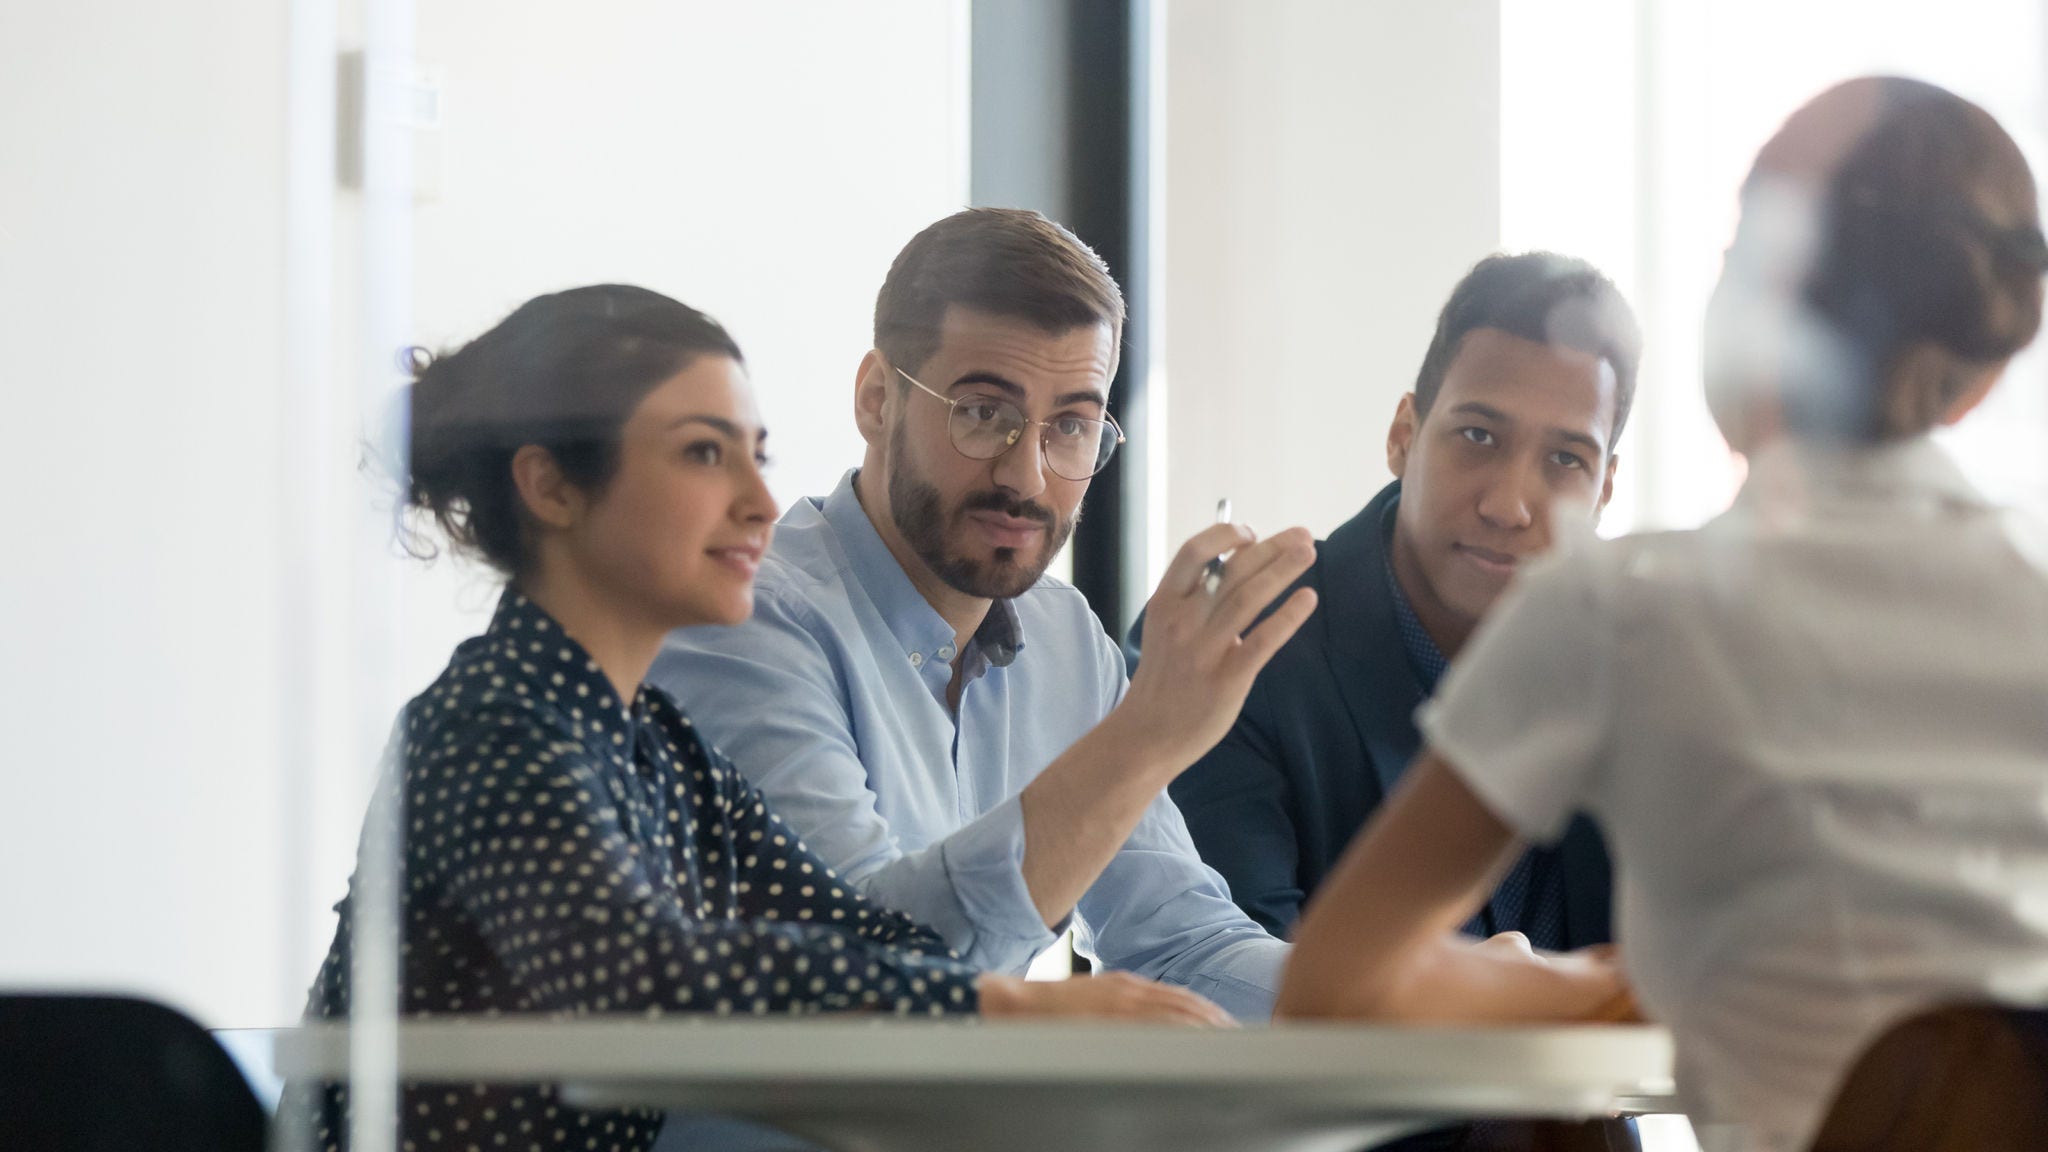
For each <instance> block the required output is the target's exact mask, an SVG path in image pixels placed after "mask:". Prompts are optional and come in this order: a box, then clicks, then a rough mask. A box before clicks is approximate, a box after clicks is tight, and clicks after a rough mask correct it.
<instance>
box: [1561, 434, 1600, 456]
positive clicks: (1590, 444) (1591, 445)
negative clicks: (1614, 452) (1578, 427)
mask: <svg viewBox="0 0 2048 1152" xmlns="http://www.w3.org/2000/svg"><path fill="white" fill-rule="evenodd" d="M1550 434H1551V435H1552V436H1555V437H1557V438H1558V439H1559V440H1562V441H1564V442H1565V443H1567V444H1577V445H1580V446H1581V447H1583V448H1585V449H1586V451H1588V452H1591V453H1592V454H1593V455H1595V456H1605V455H1606V454H1607V445H1605V444H1602V443H1601V442H1600V441H1599V440H1597V439H1594V438H1593V437H1591V436H1588V435H1586V434H1585V433H1584V432H1574V431H1572V430H1571V429H1569V428H1552V429H1551V430H1550Z"/></svg>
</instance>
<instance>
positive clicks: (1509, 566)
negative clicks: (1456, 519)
mask: <svg viewBox="0 0 2048 1152" xmlns="http://www.w3.org/2000/svg"><path fill="white" fill-rule="evenodd" d="M1451 550H1452V551H1454V552H1456V553H1458V554H1459V555H1461V556H1463V557H1465V559H1467V560H1470V561H1471V562H1472V563H1473V564H1475V565H1477V566H1478V567H1479V568H1481V569H1483V570H1485V571H1487V572H1492V573H1495V574H1498V575H1502V576H1511V575H1513V574H1514V571H1515V566H1516V565H1517V564H1520V563H1521V557H1519V556H1516V555H1515V554H1514V553H1512V552H1496V551H1495V550H1493V549H1491V548H1481V547H1480V546H1479V545H1477V544H1453V545H1451Z"/></svg>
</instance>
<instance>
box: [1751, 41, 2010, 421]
mask: <svg viewBox="0 0 2048 1152" xmlns="http://www.w3.org/2000/svg"><path fill="white" fill-rule="evenodd" d="M1849 130H1853V131H1854V135H1851V136H1847V138H1846V139H1843V138H1842V137H1844V136H1845V133H1846V132H1847V131H1849ZM1835 148H1839V149H1841V152H1840V155H1839V157H1838V158H1837V159H1836V160H1835V162H1834V164H1833V167H1832V170H1831V171H1827V172H1826V177H1825V180H1824V182H1823V183H1822V184H1821V186H1820V187H1818V188H1816V189H1814V190H1813V191H1814V192H1815V194H1816V195H1817V197H1818V204H1817V206H1816V219H1815V224H1816V229H1815V232H1816V236H1815V243H1814V245H1813V249H1812V251H1811V253H1810V255H1809V257H1808V261H1807V264H1806V266H1805V268H1804V269H1803V270H1802V271H1803V277H1802V278H1801V280H1800V282H1799V289H1800V297H1799V300H1798V304H1799V306H1801V307H1802V308H1804V309H1805V310H1806V313H1807V314H1808V315H1809V316H1811V317H1813V318H1816V319H1818V320H1819V321H1820V322H1821V323H1822V324H1823V325H1824V326H1825V329H1826V331H1827V332H1828V333H1829V336H1830V337H1831V347H1832V349H1833V352H1834V355H1833V358H1832V360H1831V361H1830V362H1827V363H1824V364H1821V365H1819V366H1818V368H1819V374H1818V375H1817V376H1815V375H1810V374H1809V375H1807V376H1801V375H1799V374H1798V373H1796V372H1794V373H1790V374H1788V375H1786V376H1785V380H1786V382H1787V383H1793V384H1797V385H1798V386H1797V387H1786V388H1783V389H1782V396H1781V399H1782V403H1783V419H1784V421H1785V425H1786V428H1787V429H1788V430H1789V431H1792V432H1795V433H1800V434H1803V435H1807V436H1813V437H1819V438H1826V439H1846V440H1849V441H1877V440H1885V439H1891V438H1895V437H1900V436H1909V435H1913V434H1916V433H1919V432H1923V431H1926V430H1927V429H1929V428H1931V427H1933V426H1934V425H1935V424H1936V423H1937V422H1939V420H1940V418H1941V416H1942V414H1943V413H1944V412H1945V411H1946V410H1947V409H1948V407H1949V405H1950V403H1951V402H1952V401H1953V400H1954V399H1956V398H1957V396H1958V395H1959V393H1960V390H1961V388H1962V386H1963V384H1964V383H1965V380H1964V378H1963V377H1962V376H1961V375H1960V374H1951V375H1946V376H1944V377H1943V378H1941V379H1935V380H1931V381H1901V380H1897V379H1894V375H1895V370H1896V369H1897V367H1898V365H1899V362H1900V358H1901V356H1902V355H1903V354H1904V353H1905V352H1906V351H1907V350H1908V349H1910V348H1912V347H1913V346H1915V345H1919V344H1933V345H1935V346H1937V347H1939V348H1942V349H1945V350H1946V351H1948V352H1949V353H1951V354H1952V355H1954V356H1955V357H1956V358H1958V359H1959V360H1961V361H1963V362H1966V363H1977V364H1995V363H1998V362H2000V361H2003V360H2005V359H2007V358H2009V357H2011V356H2012V355H2014V354H2015V353H2017V352H2018V351H2019V350H2020V349H2022V348H2024V347H2026V346H2027V344H2028V343H2030V342H2031V341H2032V340H2033V338H2034V336H2035V334H2036V333H2037V332H2038V331H2039V330H2040V327H2041V309H2042V274H2043V273H2044V271H2048V243H2044V241H2043V238H2042V233H2041V227H2040V216H2039V209H2038V207H2037V206H2036V202H2035V188H2034V178H2033V173H2032V172H2031V171H2030V170H2029V169H2028V167H2027V162H2026V159H2025V157H2024V156H2022V155H2021V153H2020V150H2019V146H2018V145H2017V144H2015V143H2014V142H2013V139H2012V137H2011V136H2009V135H2007V134H2006V131H2005V129H2004V128H2002V127H2000V126H1999V124H1998V121H1997V120H1995V119H1993V118H1992V116H1991V114H1990V113H1988V112H1986V111H1985V110H1984V109H1982V108H1980V107H1978V106H1977V105H1975V104H1972V103H1971V102H1970V101H1968V100H1965V99H1963V98H1962V97H1960V96H1957V95H1956V94H1954V93H1952V92H1949V91H1948V90H1946V89H1943V88H1939V87H1936V86H1935V85H1933V84H1928V83H1925V82H1923V81H1919V80H1909V79H1905V78H1902V77H1896V76H1876V77H1862V78H1859V79H1855V80H1848V81H1844V82H1843V83H1841V84H1838V85H1836V86H1834V87H1833V88H1830V89H1828V90H1827V91H1826V92H1823V93H1821V94H1820V95H1819V96H1817V97H1815V98H1814V99H1813V100H1811V101H1809V102H1807V103H1806V104H1805V105H1803V106H1802V107H1801V108H1800V109H1799V110H1798V111H1796V112H1794V113H1793V114H1792V115H1791V116H1790V117H1789V118H1788V119H1787V120H1786V121H1785V124H1784V126H1783V127H1782V128H1780V129H1779V130H1778V132H1777V134H1776V135H1774V136H1773V137H1772V138H1771V141H1770V142H1769V143H1767V144H1765V145H1764V148H1763V150H1762V151H1761V152H1759V153H1758V156H1757V160H1756V165H1755V167H1754V168H1753V169H1752V170H1751V172H1750V174H1749V177H1748V178H1747V179H1746V180H1745V181H1744V183H1743V188H1742V209H1743V215H1742V219H1743V224H1742V225H1739V226H1738V228H1737V231H1736V239H1735V246H1734V247H1733V248H1731V250H1730V253H1731V255H1730V259H1731V263H1732V262H1733V261H1734V259H1735V254H1736V252H1737V251H1739V250H1743V249H1746V248H1753V247H1755V246H1757V245H1759V244H1768V243H1771V242H1772V240H1771V237H1772V236H1774V235H1775V234H1776V230H1775V229H1774V228H1773V226H1772V225H1771V224H1769V223H1760V222H1759V219H1758V218H1759V217H1765V218H1767V217H1768V215H1769V212H1768V205H1764V204H1760V203H1759V197H1761V196H1768V195H1771V194H1772V193H1773V192H1774V191H1775V190H1776V189H1775V186H1774V182H1773V177H1776V176H1780V175H1782V174H1784V170H1785V169H1786V168H1787V167H1788V166H1792V165H1796V164H1797V162H1798V161H1799V160H1801V159H1802V154H1804V155H1805V156H1806V157H1809V158H1810V156H1811V155H1813V154H1815V153H1821V154H1825V153H1827V152H1829V151H1830V150H1831V149H1835ZM1987 202H1988V203H1990V204H1993V205H1996V206H1997V208H1998V209H2002V210H2004V212H2006V213H2010V214H2011V215H2012V216H2013V217H2014V219H2013V220H2012V222H2010V223H2004V224H2001V223H1997V222H1995V221H1994V220H1993V218H1992V217H1990V216H1988V215H1987V214H1986V212H1985V208H1984V205H1985V204H1986V203H1987ZM1902 388H1903V389H1907V390H1909V391H1906V392H1901V391H1900V390H1901V389H1902Z"/></svg>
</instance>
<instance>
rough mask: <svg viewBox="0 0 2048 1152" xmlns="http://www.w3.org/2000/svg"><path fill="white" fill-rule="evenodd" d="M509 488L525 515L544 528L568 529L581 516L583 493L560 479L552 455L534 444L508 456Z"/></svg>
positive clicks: (559, 472) (563, 478)
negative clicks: (515, 495) (510, 460)
mask: <svg viewBox="0 0 2048 1152" xmlns="http://www.w3.org/2000/svg"><path fill="white" fill-rule="evenodd" d="M512 486H513V487H514V488H515V489H517V490H518V492H519V503H520V504H521V505H523V506H524V507H525V508H526V514H527V515H529V516H531V517H533V518H534V519H535V520H537V521H539V522H540V523H541V524H542V525H544V526H545V527H548V528H561V529H566V528H572V527H574V526H575V524H576V521H577V519H578V518H579V517H581V516H582V515H583V508H584V498H583V490H582V489H580V488H578V487H576V485H574V484H572V483H570V482H569V478H568V477H567V476H564V475H562V466H561V465H560V464H558V463H556V461H555V454H554V453H552V452H550V451H548V450H547V449H545V448H543V447H541V446H540V445H538V444H523V445H521V446H520V448H519V451H517V452H514V453H513V454H512Z"/></svg>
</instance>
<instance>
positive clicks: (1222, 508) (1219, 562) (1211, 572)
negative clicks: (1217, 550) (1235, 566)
mask: <svg viewBox="0 0 2048 1152" xmlns="http://www.w3.org/2000/svg"><path fill="white" fill-rule="evenodd" d="M1216 522H1217V523H1218V524H1228V523H1230V497H1228V496H1225V497H1224V498H1223V499H1221V500H1218V501H1217V502H1216ZM1233 551H1235V549H1233ZM1228 555H1230V553H1229V552H1225V553H1224V554H1223V556H1228ZM1223 556H1217V557H1214V558H1212V559H1211V560H1210V561H1209V562H1208V563H1207V564H1204V565H1202V591H1204V592H1206V593H1208V594H1209V595H1211V596H1214V595H1215V594H1216V589H1218V588H1220V587H1222V585H1223Z"/></svg>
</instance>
